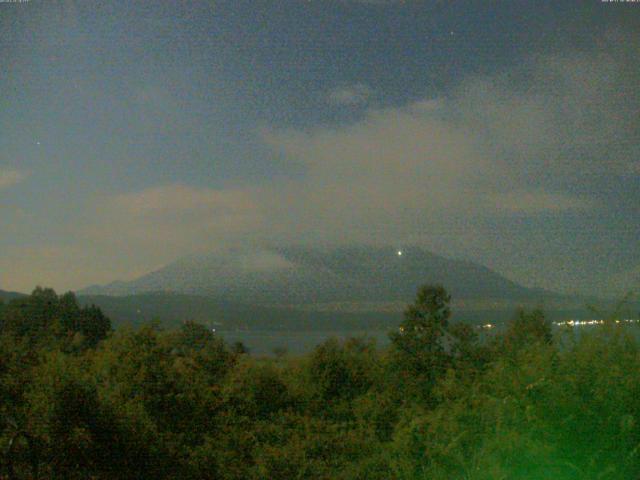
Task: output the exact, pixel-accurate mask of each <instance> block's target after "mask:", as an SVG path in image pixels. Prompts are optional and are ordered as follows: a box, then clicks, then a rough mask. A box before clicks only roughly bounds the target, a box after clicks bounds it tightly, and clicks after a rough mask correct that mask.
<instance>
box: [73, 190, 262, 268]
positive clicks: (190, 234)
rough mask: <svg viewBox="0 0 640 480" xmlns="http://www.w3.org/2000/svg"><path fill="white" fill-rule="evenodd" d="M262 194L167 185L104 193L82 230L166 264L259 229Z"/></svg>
mask: <svg viewBox="0 0 640 480" xmlns="http://www.w3.org/2000/svg"><path fill="white" fill-rule="evenodd" d="M258 202H259V199H258V198H257V197H256V195H255V192H254V191H252V190H250V189H240V188H228V189H212V188H196V187H192V186H187V185H183V184H172V185H164V186H159V187H153V188H148V189H145V190H142V191H139V192H132V193H123V194H118V195H113V196H109V197H106V198H103V199H101V201H100V202H99V203H100V206H99V207H97V208H96V212H95V218H94V219H93V221H92V222H91V223H89V224H88V225H85V226H84V227H83V229H82V232H81V235H82V237H83V238H85V239H86V240H87V241H91V242H92V243H95V244H100V245H103V246H104V247H105V248H109V249H115V250H120V251H122V252H123V253H126V254H130V255H135V254H136V252H140V253H141V257H143V258H144V260H145V261H146V262H147V263H153V264H161V263H162V262H167V261H170V260H172V259H174V258H175V257H177V256H180V255H183V254H185V253H188V252H194V251H207V250H212V249H215V248H217V247H219V246H220V245H223V244H226V245H228V244H229V242H232V241H234V239H238V238H241V237H242V236H243V235H246V234H248V233H250V232H255V231H256V230H259V229H260V228H261V227H262V226H263V225H262V222H263V216H262V215H261V212H260V205H259V203H258Z"/></svg>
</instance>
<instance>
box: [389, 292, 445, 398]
mask: <svg viewBox="0 0 640 480" xmlns="http://www.w3.org/2000/svg"><path fill="white" fill-rule="evenodd" d="M450 301H451V296H450V295H449V294H448V293H447V291H446V290H445V289H444V287H442V286H441V285H425V286H423V287H421V288H420V289H419V290H418V293H417V296H416V300H415V302H414V303H413V304H412V305H409V307H407V309H406V310H405V312H404V321H403V322H402V324H401V325H400V328H399V329H398V331H396V332H392V333H391V335H390V337H391V342H392V345H393V350H394V354H395V360H396V361H395V364H396V367H397V368H398V370H399V373H400V375H401V376H402V377H403V378H404V379H406V380H409V381H410V380H415V383H416V384H417V386H418V388H419V389H420V390H422V391H423V393H426V394H428V392H429V391H430V390H431V388H432V387H433V385H434V383H435V380H436V379H437V378H438V377H439V376H440V375H441V373H443V371H444V369H445V368H446V366H447V365H448V363H449V361H450V357H451V356H450V351H449V350H450V349H451V347H452V346H451V345H448V343H451V342H452V340H453V337H452V336H451V335H449V334H448V333H447V327H448V326H449V318H450V317H451V309H450V308H449V302H450Z"/></svg>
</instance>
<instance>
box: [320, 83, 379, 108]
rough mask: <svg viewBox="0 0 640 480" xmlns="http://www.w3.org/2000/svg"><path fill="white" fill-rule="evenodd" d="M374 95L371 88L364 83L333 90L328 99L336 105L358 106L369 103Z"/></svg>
mask: <svg viewBox="0 0 640 480" xmlns="http://www.w3.org/2000/svg"><path fill="white" fill-rule="evenodd" d="M372 95H373V91H372V90H371V88H369V87H368V86H367V85H364V84H362V83H357V84H355V85H350V86H344V87H337V88H335V89H333V90H331V91H330V92H329V94H328V95H327V99H328V100H329V102H330V103H332V104H334V105H343V106H358V105H365V104H366V103H368V101H369V99H370V98H371V97H372Z"/></svg>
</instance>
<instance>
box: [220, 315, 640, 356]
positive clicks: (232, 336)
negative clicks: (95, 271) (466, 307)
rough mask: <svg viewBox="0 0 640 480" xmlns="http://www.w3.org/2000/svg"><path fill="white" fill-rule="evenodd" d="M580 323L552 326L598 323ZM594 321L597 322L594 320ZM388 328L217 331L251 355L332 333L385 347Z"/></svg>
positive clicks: (296, 348)
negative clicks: (237, 343)
mask: <svg viewBox="0 0 640 480" xmlns="http://www.w3.org/2000/svg"><path fill="white" fill-rule="evenodd" d="M583 322H584V323H583V324H581V325H575V326H574V325H572V326H566V325H558V324H557V323H554V324H553V330H554V332H555V333H556V334H558V333H562V332H564V333H569V332H575V333H578V334H579V333H582V332H588V331H594V330H595V329H598V328H599V327H600V325H598V324H593V323H590V322H593V321H589V320H586V321H585V320H583ZM595 322H599V320H596V321H595ZM627 322H628V323H627ZM639 322H640V321H639V320H638V319H634V320H627V321H626V322H625V323H627V331H628V332H630V333H631V334H632V335H633V336H635V337H636V338H638V340H639V341H640V323H639ZM502 327H503V325H497V326H494V328H491V329H485V328H481V329H480V330H479V334H480V336H481V338H482V337H485V336H486V335H488V336H492V335H494V334H496V333H499V332H500V331H501V330H502ZM390 331H391V329H388V330H342V331H340V330H317V331H294V330H292V331H289V330H284V331H274V330H251V331H218V332H217V334H218V335H220V336H221V337H222V338H223V339H224V340H225V341H226V342H227V343H229V344H232V343H234V342H242V343H243V344H244V345H245V346H246V347H247V348H248V349H249V352H250V353H251V354H253V355H273V354H274V350H275V349H277V348H285V349H286V351H287V352H288V353H289V354H292V355H299V354H303V353H308V352H310V351H312V350H313V349H314V348H315V347H316V346H317V345H319V344H321V343H322V342H324V341H325V340H327V339H329V338H332V337H335V338H337V339H339V340H344V339H347V338H350V337H360V338H369V339H373V340H375V342H376V345H377V346H379V347H384V346H386V345H388V344H389V342H390V340H389V333H390Z"/></svg>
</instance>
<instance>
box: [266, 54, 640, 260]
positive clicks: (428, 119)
mask: <svg viewBox="0 0 640 480" xmlns="http://www.w3.org/2000/svg"><path fill="white" fill-rule="evenodd" d="M637 77H638V75H637V72H636V71H635V70H634V69H633V68H630V67H628V66H627V65H626V63H625V62H624V61H623V59H622V58H620V56H618V55H617V54H615V53H609V52H607V51H600V50H597V51H594V52H590V53H580V54H578V53H564V54H554V55H545V56H538V57H532V58H530V59H528V60H527V61H525V62H523V63H522V64H520V65H518V66H515V67H511V68H508V69H505V70H503V71H501V72H497V73H495V74H492V75H486V76H472V77H469V78H466V79H464V80H463V81H462V82H461V83H460V84H459V85H458V86H456V87H453V88H452V89H451V91H450V92H449V94H447V95H446V96H443V97H440V98H433V99H429V98H427V99H424V100H421V101H418V102H414V103H411V104H409V105H406V106H403V107H394V108H369V109H368V110H366V111H365V112H364V114H363V117H362V118H361V119H360V120H359V121H356V122H354V123H352V124H351V125H348V126H346V127H345V126H341V127H339V128H338V127H336V128H330V127H329V128H328V127H318V128H315V129H306V130H296V129H286V130H266V131H264V132H263V139H264V141H265V142H266V143H267V144H268V145H270V146H271V147H272V148H273V149H274V150H275V151H277V152H280V153H282V154H284V156H285V157H287V158H289V159H291V160H292V161H295V162H298V163H302V164H303V165H304V167H305V169H306V175H305V177H304V178H302V179H296V180H292V181H288V182H281V183H280V184H279V185H278V186H277V188H273V189H272V190H269V189H266V191H265V192H263V193H265V194H268V195H265V198H264V199H263V200H262V202H261V203H262V204H263V205H268V208H266V211H267V212H269V215H271V216H272V217H273V218H272V219H270V221H269V222H270V224H271V225H279V231H280V232H286V233H283V234H282V237H283V238H287V234H288V236H289V237H288V238H295V239H298V240H305V241H328V242H349V241H365V242H379V243H399V242H404V241H419V242H421V243H423V244H424V245H425V246H427V247H432V248H434V249H436V250H439V251H443V250H444V253H449V254H452V255H468V254H469V252H473V251H478V250H485V251H489V250H491V249H493V250H495V249H496V248H497V245H496V242H495V236H496V233H495V232H493V231H489V230H488V227H487V226H488V225H494V224H496V222H497V223H499V224H501V225H508V224H509V222H510V221H512V219H513V218H514V216H517V217H519V218H521V217H523V216H524V217H539V216H541V215H546V216H549V215H551V216H554V217H556V218H558V219H562V218H563V216H569V215H571V216H572V218H573V219H574V221H575V218H577V217H576V216H580V215H597V214H598V213H597V212H598V211H599V209H601V208H602V205H603V204H602V202H598V201H597V199H598V198H600V197H601V196H602V195H607V194H609V190H607V188H609V187H608V185H610V183H611V182H610V181H609V179H611V178H615V176H616V175H628V174H629V172H630V171H635V170H636V169H637V163H636V162H637V155H636V153H637V151H635V150H634V148H635V147H634V145H635V144H636V143H635V142H634V138H637V137H638V134H639V133H640V132H639V125H638V122H637V119H636V118H635V116H636V113H635V107H637V105H640V96H639V95H638V93H636V90H637V89H635V88H634V85H636V84H637V80H639V79H638V78H637ZM621 92H624V95H621ZM336 97H341V95H336ZM344 98H345V99H347V98H349V96H348V95H346V94H344ZM558 221H560V220H558ZM513 235H518V232H517V229H515V230H514V231H513V232H505V237H504V241H505V242H506V241H508V236H509V237H512V236H513Z"/></svg>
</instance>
